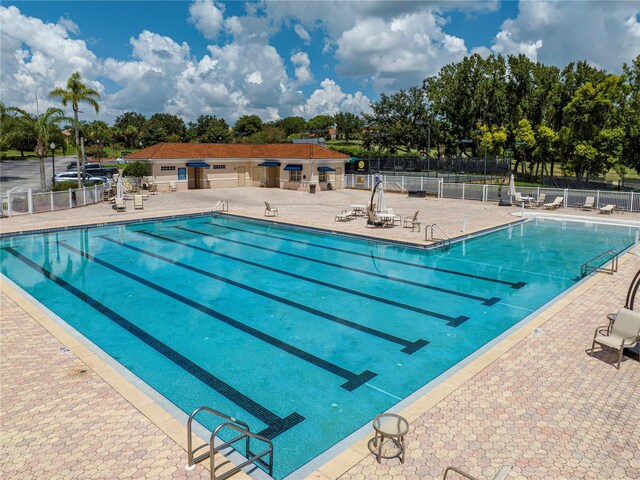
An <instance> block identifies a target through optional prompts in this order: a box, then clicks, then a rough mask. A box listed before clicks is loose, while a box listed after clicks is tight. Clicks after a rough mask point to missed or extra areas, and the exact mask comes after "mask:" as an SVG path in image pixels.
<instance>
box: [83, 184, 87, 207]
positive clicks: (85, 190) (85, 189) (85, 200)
mask: <svg viewBox="0 0 640 480" xmlns="http://www.w3.org/2000/svg"><path fill="white" fill-rule="evenodd" d="M82 197H83V198H82V204H83V205H84V206H85V207H86V206H87V187H82Z"/></svg>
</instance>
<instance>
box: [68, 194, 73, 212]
mask: <svg viewBox="0 0 640 480" xmlns="http://www.w3.org/2000/svg"><path fill="white" fill-rule="evenodd" d="M71 192H72V190H71V189H69V208H73V193H71Z"/></svg>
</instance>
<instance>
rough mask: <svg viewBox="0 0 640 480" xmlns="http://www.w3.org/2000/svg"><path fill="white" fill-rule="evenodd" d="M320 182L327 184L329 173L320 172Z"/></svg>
mask: <svg viewBox="0 0 640 480" xmlns="http://www.w3.org/2000/svg"><path fill="white" fill-rule="evenodd" d="M318 181H320V182H326V181H327V172H318Z"/></svg>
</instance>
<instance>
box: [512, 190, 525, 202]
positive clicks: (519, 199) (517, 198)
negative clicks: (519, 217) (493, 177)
mask: <svg viewBox="0 0 640 480" xmlns="http://www.w3.org/2000/svg"><path fill="white" fill-rule="evenodd" d="M513 201H514V202H518V203H522V202H524V199H523V198H522V193H520V192H516V193H515V194H514V195H513Z"/></svg>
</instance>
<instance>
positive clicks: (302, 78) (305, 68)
mask: <svg viewBox="0 0 640 480" xmlns="http://www.w3.org/2000/svg"><path fill="white" fill-rule="evenodd" d="M290 60H291V64H292V65H293V66H294V67H295V69H296V78H297V79H298V84H299V85H305V84H307V83H311V82H312V81H313V74H312V73H311V60H309V55H307V53H306V52H298V53H294V54H293V55H291V58H290Z"/></svg>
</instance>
